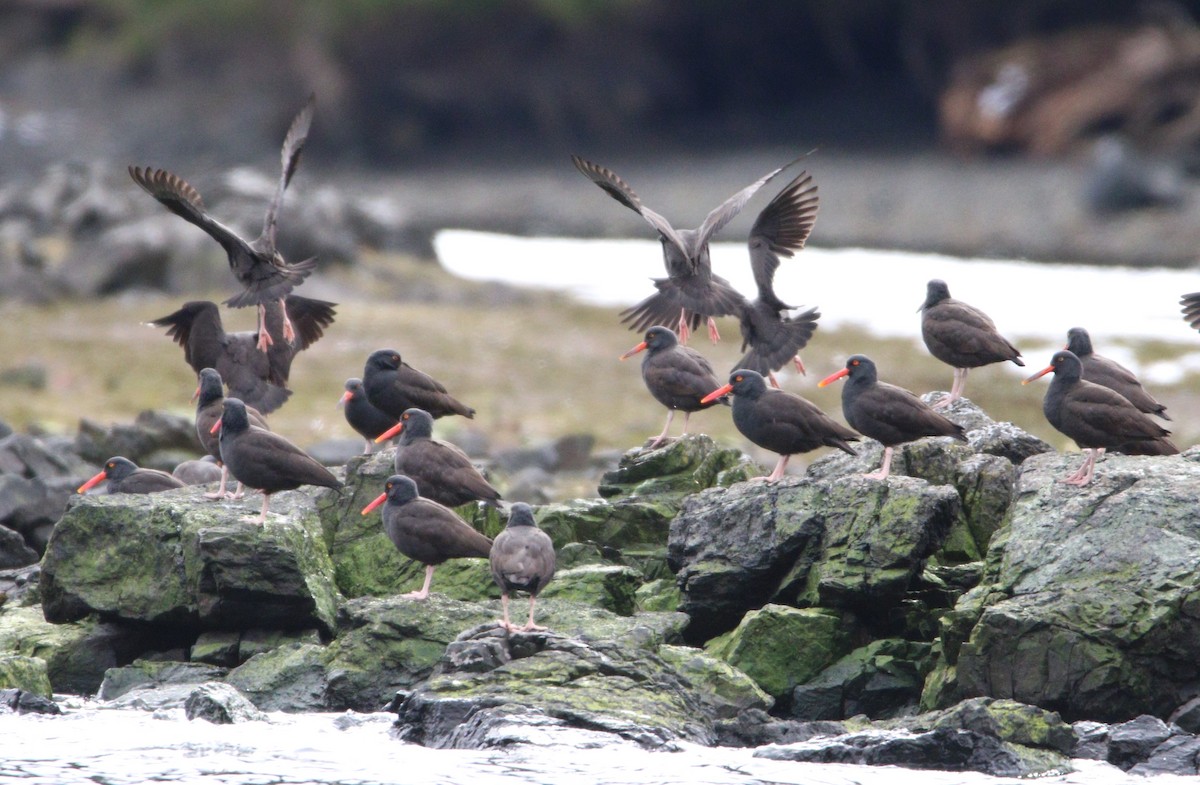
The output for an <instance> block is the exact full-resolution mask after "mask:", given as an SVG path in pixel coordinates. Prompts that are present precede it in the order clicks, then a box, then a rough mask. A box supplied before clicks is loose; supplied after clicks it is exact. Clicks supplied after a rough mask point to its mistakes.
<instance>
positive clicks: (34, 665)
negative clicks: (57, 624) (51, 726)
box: [0, 654, 54, 698]
mask: <svg viewBox="0 0 1200 785" xmlns="http://www.w3.org/2000/svg"><path fill="white" fill-rule="evenodd" d="M7 689H18V690H24V691H25V692H32V693H33V694H35V695H41V696H42V697H43V698H49V697H52V696H53V694H54V690H53V688H52V687H51V686H50V676H49V674H48V673H47V672H46V661H45V660H42V659H39V658H37V657H24V656H22V655H20V654H0V690H7Z"/></svg>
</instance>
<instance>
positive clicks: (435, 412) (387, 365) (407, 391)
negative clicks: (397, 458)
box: [362, 349, 475, 423]
mask: <svg viewBox="0 0 1200 785" xmlns="http://www.w3.org/2000/svg"><path fill="white" fill-rule="evenodd" d="M362 379H363V389H365V390H366V391H367V400H368V401H370V402H371V404H372V405H374V406H375V408H377V409H379V410H380V411H382V412H384V413H385V414H387V415H388V416H389V417H392V418H393V420H392V422H393V423H395V422H396V421H398V420H399V419H400V415H402V414H404V410H405V409H413V408H416V409H424V410H425V411H427V412H429V415H430V416H431V417H433V418H434V419H437V418H438V417H446V416H448V415H451V414H459V415H462V416H463V417H467V418H474V417H475V410H474V409H472V408H471V407H470V406H467V405H466V404H463V403H461V402H459V401H458V400H457V399H455V398H454V396H452V395H450V393H448V392H447V391H446V388H445V387H444V386H443V385H442V383H441V382H439V381H437V380H436V379H434V378H433V377H432V376H430V375H429V374H426V373H422V372H421V371H418V370H417V369H416V368H414V367H412V366H411V365H409V364H408V363H406V362H404V361H403V360H401V359H400V352H398V351H396V350H395V349H379V350H377V351H374V352H372V353H371V356H370V357H368V358H367V362H366V365H365V366H364V367H363V377H362Z"/></svg>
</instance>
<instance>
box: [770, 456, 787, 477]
mask: <svg viewBox="0 0 1200 785" xmlns="http://www.w3.org/2000/svg"><path fill="white" fill-rule="evenodd" d="M791 457H792V456H790V455H780V456H779V462H778V463H776V464H775V471H773V472H771V476H770V477H768V478H767V482H775V481H776V480H778V479H779V478H780V477H782V476H783V473H784V471H786V470H787V465H788V459H790V458H791Z"/></svg>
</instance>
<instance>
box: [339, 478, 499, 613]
mask: <svg viewBox="0 0 1200 785" xmlns="http://www.w3.org/2000/svg"><path fill="white" fill-rule="evenodd" d="M381 504H382V505H383V513H382V514H383V528H384V531H386V532H387V536H388V539H390V540H391V541H392V544H393V545H395V546H396V550H398V551H400V553H402V554H404V555H405V556H407V557H408V558H410V559H412V560H413V561H418V562H421V563H422V564H424V565H425V583H424V585H423V586H422V587H421V588H420V590H418V591H414V592H409V593H408V594H404V595H401V596H403V597H408V598H410V599H414V600H423V599H425V598H426V597H428V596H429V586H430V584H431V583H433V570H434V568H435V567H437V566H438V565H439V564H441V563H442V562H444V561H446V560H447V559H462V558H468V557H472V556H477V557H479V558H484V559H486V558H487V557H488V556H489V555H490V554H491V551H492V541H491V540H490V539H488V538H487V537H485V536H483V535H482V534H480V533H479V532H477V531H475V530H474V529H473V528H471V525H470V524H468V523H467V522H466V521H464V520H463V519H462V518H460V517H458V516H457V515H456V514H455V513H454V511H453V510H451V509H450V508H449V507H446V506H444V505H441V504H438V503H437V502H435V501H431V500H429V499H423V498H421V496H420V495H419V494H418V493H417V484H416V483H415V482H413V481H412V479H410V478H408V477H405V476H404V475H402V474H393V475H392V476H391V477H388V479H387V483H386V484H385V485H384V492H383V493H381V494H379V496H378V497H377V498H376V499H375V500H374V501H372V502H371V503H370V504H368V505H367V506H366V507H364V508H363V510H362V514H363V515H366V514H367V513H369V512H371V511H372V510H374V509H375V508H376V507H378V506H379V505H381Z"/></svg>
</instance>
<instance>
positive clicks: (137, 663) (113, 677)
mask: <svg viewBox="0 0 1200 785" xmlns="http://www.w3.org/2000/svg"><path fill="white" fill-rule="evenodd" d="M227 672H228V670H227V669H225V668H219V667H215V666H212V665H205V664H203V663H198V662H155V661H151V660H134V662H133V663H131V664H129V665H126V666H124V667H121V668H109V669H108V670H106V671H105V672H104V681H102V682H101V683H100V690H99V692H98V693H97V696H96V697H98V698H99V699H100V700H104V701H111V700H116V699H117V698H120V697H121V696H122V695H125V694H126V693H128V692H131V691H133V690H138V689H148V688H150V689H152V688H156V687H161V686H163V685H168V684H173V685H177V684H201V683H203V682H207V681H217V680H220V679H222V678H224V677H225V674H226V673H227Z"/></svg>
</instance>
